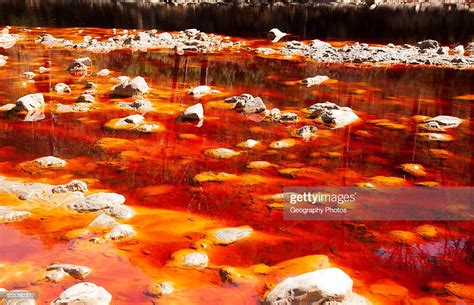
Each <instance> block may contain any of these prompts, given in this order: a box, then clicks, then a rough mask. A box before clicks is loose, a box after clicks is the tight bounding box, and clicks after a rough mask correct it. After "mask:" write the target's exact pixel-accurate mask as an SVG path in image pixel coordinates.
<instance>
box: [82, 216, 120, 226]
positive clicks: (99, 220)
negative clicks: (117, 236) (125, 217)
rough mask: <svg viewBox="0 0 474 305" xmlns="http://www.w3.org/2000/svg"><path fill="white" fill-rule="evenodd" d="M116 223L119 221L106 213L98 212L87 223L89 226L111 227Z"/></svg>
mask: <svg viewBox="0 0 474 305" xmlns="http://www.w3.org/2000/svg"><path fill="white" fill-rule="evenodd" d="M118 224H119V223H118V222H117V221H115V219H114V218H113V217H110V216H109V215H107V214H100V215H99V216H97V217H96V218H95V219H94V220H93V221H92V222H91V223H90V224H89V227H103V228H112V227H115V226H116V225H118Z"/></svg>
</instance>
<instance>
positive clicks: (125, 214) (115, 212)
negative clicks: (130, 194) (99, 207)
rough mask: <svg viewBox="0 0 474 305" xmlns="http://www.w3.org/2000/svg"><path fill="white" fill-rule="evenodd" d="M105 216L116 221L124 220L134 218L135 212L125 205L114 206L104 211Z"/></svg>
mask: <svg viewBox="0 0 474 305" xmlns="http://www.w3.org/2000/svg"><path fill="white" fill-rule="evenodd" d="M105 213H107V215H109V216H112V217H114V218H116V219H121V220H126V219H130V218H132V217H133V216H135V211H134V210H133V209H132V208H131V207H129V206H126V205H116V206H113V207H111V208H109V209H107V210H105Z"/></svg>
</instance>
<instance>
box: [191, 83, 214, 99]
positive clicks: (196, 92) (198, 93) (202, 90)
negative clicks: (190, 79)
mask: <svg viewBox="0 0 474 305" xmlns="http://www.w3.org/2000/svg"><path fill="white" fill-rule="evenodd" d="M211 92H212V89H211V87H209V86H197V87H194V88H191V89H190V90H189V95H192V96H194V97H197V98H199V97H202V96H204V95H207V94H209V93H211Z"/></svg>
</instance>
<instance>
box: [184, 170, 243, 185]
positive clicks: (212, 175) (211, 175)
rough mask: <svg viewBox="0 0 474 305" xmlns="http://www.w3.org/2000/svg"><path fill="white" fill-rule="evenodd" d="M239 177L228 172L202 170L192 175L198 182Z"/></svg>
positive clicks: (228, 179) (221, 180)
mask: <svg viewBox="0 0 474 305" xmlns="http://www.w3.org/2000/svg"><path fill="white" fill-rule="evenodd" d="M238 178H239V177H238V176H237V175H234V174H229V173H225V172H218V173H216V172H202V173H200V174H197V175H196V176H194V178H193V180H194V181H195V182H198V183H204V182H225V181H230V180H236V179H238Z"/></svg>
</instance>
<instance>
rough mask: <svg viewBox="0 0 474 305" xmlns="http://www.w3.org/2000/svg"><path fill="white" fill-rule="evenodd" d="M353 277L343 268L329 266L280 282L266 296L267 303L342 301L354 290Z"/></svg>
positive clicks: (267, 304) (271, 304) (293, 304)
mask: <svg viewBox="0 0 474 305" xmlns="http://www.w3.org/2000/svg"><path fill="white" fill-rule="evenodd" d="M352 285H353V281H352V279H351V278H350V277H349V276H348V275H347V274H346V273H345V272H344V271H342V270H341V269H338V268H328V269H321V270H317V271H313V272H309V273H304V274H301V275H298V276H295V277H289V278H287V279H285V280H283V281H282V282H280V283H278V284H277V285H276V286H275V287H274V288H273V289H272V290H271V291H270V293H269V294H268V295H267V296H266V298H265V301H264V304H265V305H280V304H281V305H283V304H288V305H297V304H298V305H299V304H320V303H325V302H330V301H336V302H342V301H343V300H344V299H346V298H347V297H348V296H350V294H351V292H352Z"/></svg>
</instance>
